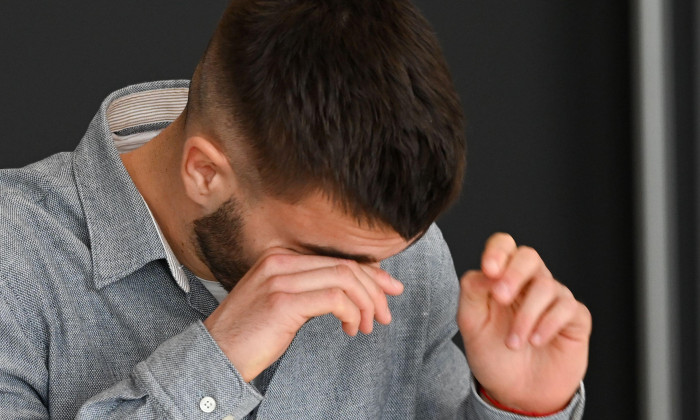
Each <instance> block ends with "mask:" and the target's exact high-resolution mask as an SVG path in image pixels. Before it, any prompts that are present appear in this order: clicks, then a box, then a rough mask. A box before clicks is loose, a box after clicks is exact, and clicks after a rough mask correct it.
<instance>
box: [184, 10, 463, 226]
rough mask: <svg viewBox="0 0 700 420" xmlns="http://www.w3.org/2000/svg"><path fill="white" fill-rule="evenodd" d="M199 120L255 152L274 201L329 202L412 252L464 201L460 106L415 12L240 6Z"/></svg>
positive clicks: (213, 66)
mask: <svg viewBox="0 0 700 420" xmlns="http://www.w3.org/2000/svg"><path fill="white" fill-rule="evenodd" d="M188 112H194V113H195V115H199V116H205V118H206V119H207V121H208V123H209V124H213V125H214V126H215V128H213V130H216V132H217V137H219V139H220V141H222V142H223V143H224V144H225V143H226V142H227V141H228V142H230V141H231V140H230V139H231V138H233V137H240V138H241V139H243V140H242V141H243V142H244V145H243V146H244V147H245V148H246V149H247V150H248V152H247V153H249V156H248V160H249V162H251V163H252V165H253V167H254V173H255V176H256V179H258V180H259V181H260V182H259V184H260V188H262V190H263V192H264V193H266V194H270V195H272V196H275V197H278V198H281V199H285V200H288V201H295V200H299V199H300V198H303V197H304V196H306V194H308V193H310V192H312V191H316V192H321V193H323V194H325V195H326V196H327V197H328V198H329V199H331V200H332V201H333V202H334V203H336V204H338V205H340V206H341V208H342V209H343V210H344V211H345V212H346V213H348V214H351V215H353V216H355V217H356V218H358V220H363V221H367V222H369V223H370V224H372V223H375V222H382V223H383V224H386V225H388V226H390V227H392V228H393V229H394V230H395V231H396V232H398V233H399V234H400V235H401V236H402V237H404V238H406V239H409V238H413V237H415V236H417V235H419V234H421V233H423V232H425V231H426V230H427V228H428V227H429V226H430V224H431V223H432V222H433V221H434V220H435V219H436V218H437V217H438V216H439V215H440V214H441V213H442V212H443V211H444V210H445V209H446V208H447V207H448V206H449V205H450V204H451V203H452V202H453V201H454V200H455V199H456V197H457V196H458V195H459V192H460V190H461V182H462V177H463V173H464V167H465V139H464V122H463V115H462V109H461V105H460V101H459V98H458V96H457V93H456V91H455V89H454V86H453V82H452V79H451V76H450V73H449V70H448V68H447V64H446V62H445V59H444V57H443V55H442V51H441V49H440V46H439V44H438V41H437V39H436V36H435V34H434V33H433V31H432V28H431V27H430V25H429V23H428V22H427V21H426V20H425V18H424V17H423V16H422V15H421V14H420V12H419V11H418V10H417V9H416V8H415V6H414V5H413V4H412V3H411V2H410V1H409V0H233V1H232V2H231V3H230V5H229V6H228V8H227V9H226V11H225V13H224V15H223V17H222V19H221V21H220V23H219V25H218V27H217V29H216V32H215V34H214V36H213V37H212V40H211V42H210V44H209V47H208V48H207V51H206V53H205V54H204V57H203V59H202V61H201V62H200V65H199V66H198V69H197V71H196V72H195V75H194V77H193V81H192V87H191V92H190V103H189V104H188ZM234 133H236V134H234ZM227 150H230V149H227Z"/></svg>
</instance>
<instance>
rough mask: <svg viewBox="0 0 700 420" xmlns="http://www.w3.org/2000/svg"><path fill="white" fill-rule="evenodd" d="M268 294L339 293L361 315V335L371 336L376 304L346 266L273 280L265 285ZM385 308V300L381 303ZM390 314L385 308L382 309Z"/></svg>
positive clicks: (292, 274)
mask: <svg viewBox="0 0 700 420" xmlns="http://www.w3.org/2000/svg"><path fill="white" fill-rule="evenodd" d="M266 287H267V288H268V290H269V293H270V294H273V293H278V292H283V293H292V294H293V293H304V292H310V291H317V290H324V289H338V290H342V291H343V292H344V293H345V294H346V295H347V297H348V298H349V299H350V300H351V301H352V302H353V304H354V305H355V306H356V307H357V308H358V309H359V311H360V313H361V315H362V316H361V322H360V324H359V328H360V331H362V332H363V333H365V334H369V333H370V332H372V329H373V326H374V317H375V312H376V309H375V300H374V299H373V298H372V297H371V296H370V294H369V292H368V291H367V289H366V288H365V286H364V285H363V284H362V282H361V281H360V280H359V279H358V278H357V277H356V275H355V273H354V272H353V271H352V269H351V268H349V267H348V266H346V265H335V266H331V267H322V268H317V269H314V270H309V271H302V272H296V273H291V274H280V275H276V276H272V277H270V278H269V280H268V281H267V283H266ZM384 302H385V303H384V305H386V299H385V300H384ZM383 310H385V311H386V312H388V311H389V309H388V306H386V309H383Z"/></svg>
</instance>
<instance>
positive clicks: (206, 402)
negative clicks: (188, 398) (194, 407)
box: [199, 397, 216, 413]
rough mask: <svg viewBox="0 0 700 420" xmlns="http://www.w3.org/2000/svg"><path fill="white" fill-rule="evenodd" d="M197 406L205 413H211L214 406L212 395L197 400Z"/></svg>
mask: <svg viewBox="0 0 700 420" xmlns="http://www.w3.org/2000/svg"><path fill="white" fill-rule="evenodd" d="M199 408H201V409H202V411H204V412H205V413H211V412H212V411H214V409H215V408H216V401H215V400H214V399H213V398H212V397H204V398H202V400H201V401H200V402H199Z"/></svg>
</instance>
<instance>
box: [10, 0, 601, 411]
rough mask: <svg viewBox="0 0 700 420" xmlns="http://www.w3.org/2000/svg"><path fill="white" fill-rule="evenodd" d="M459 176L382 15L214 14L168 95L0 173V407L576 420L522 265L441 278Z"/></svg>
mask: <svg viewBox="0 0 700 420" xmlns="http://www.w3.org/2000/svg"><path fill="white" fill-rule="evenodd" d="M463 170H464V140H463V126H462V116H461V111H460V105H459V101H458V99H457V96H456V93H455V91H454V88H453V86H452V82H451V80H450V76H449V74H448V71H447V67H446V65H445V63H444V59H443V58H442V56H441V53H440V50H439V47H438V45H437V42H436V40H435V37H434V35H433V34H432V32H431V30H430V28H429V26H428V24H427V23H426V21H425V20H424V19H423V18H422V17H421V16H420V14H419V13H418V12H417V11H416V9H415V8H414V7H413V6H412V5H411V4H410V2H409V1H408V0H381V1H378V0H266V1H262V0H234V1H233V2H232V3H231V4H230V6H229V7H228V9H227V10H226V12H225V13H224V16H223V18H222V20H221V22H220V24H219V26H218V27H217V30H216V32H215V34H214V36H213V38H212V41H211V42H210V45H209V47H208V48H207V50H206V52H205V54H204V56H203V58H202V60H201V62H200V63H199V65H198V67H197V69H196V71H195V73H194V76H193V79H192V82H191V85H190V84H188V83H187V82H184V81H172V82H156V83H148V84H143V85H138V86H131V87H128V88H125V89H123V90H120V91H118V92H116V93H114V94H112V95H111V96H110V97H108V98H107V99H106V100H105V102H104V104H103V105H102V107H101V108H100V110H99V112H98V114H97V116H96V117H95V119H94V120H93V121H92V123H91V124H90V127H89V129H88V132H87V134H86V135H85V137H84V138H83V140H82V141H81V143H80V145H79V146H78V148H77V149H76V151H75V152H73V153H63V154H59V155H55V156H52V157H49V158H47V159H46V160H44V161H41V162H38V163H36V164H34V165H30V166H28V167H25V168H22V169H18V170H6V171H2V173H0V192H1V194H0V232H2V235H1V236H0V241H1V242H0V253H1V254H0V257H1V258H0V280H1V281H0V299H2V303H1V304H0V331H1V332H2V340H0V415H1V417H3V418H23V419H25V418H47V417H50V418H80V419H94V418H137V419H160V418H168V419H178V418H182V419H186V418H204V419H222V418H223V419H242V418H260V419H263V418H264V419H268V418H269V419H297V418H299V419H306V418H308V419H329V418H361V419H363V418H366V419H378V418H383V419H406V418H419V419H433V418H436V419H445V418H450V419H452V418H473V419H487V418H488V419H501V418H521V417H527V416H551V418H554V419H568V418H580V417H581V415H582V411H583V404H584V395H583V388H582V387H581V385H580V383H581V380H582V378H583V375H584V373H585V370H586V365H587V352H588V337H589V335H590V330H591V320H590V315H589V313H588V311H587V310H586V308H585V307H584V306H583V305H582V304H580V303H578V302H576V300H575V299H574V298H573V296H572V295H571V293H570V292H569V291H568V290H567V289H566V288H565V287H564V286H563V285H561V284H560V283H558V282H557V281H556V280H554V279H553V278H552V275H551V273H550V272H549V270H547V268H546V266H545V264H544V263H543V261H542V260H541V259H540V257H539V256H538V255H537V253H536V252H535V251H534V250H532V249H530V248H527V247H518V246H516V244H515V241H514V240H513V239H512V238H511V237H510V236H508V235H505V234H496V235H494V236H493V237H491V238H490V239H489V241H488V242H487V244H486V249H485V251H484V254H483V257H482V267H481V270H480V271H471V272H469V273H466V274H465V275H464V276H463V277H462V279H461V283H458V282H457V279H456V276H455V273H454V269H453V266H452V261H451V258H450V255H449V251H448V249H447V247H446V245H445V243H444V241H443V240H442V237H441V235H440V232H439V230H438V229H437V228H436V227H435V226H434V225H433V224H432V223H433V221H434V220H435V218H436V217H437V216H438V215H439V214H440V213H441V212H442V211H443V210H444V209H445V208H446V207H447V206H448V205H449V204H450V203H451V202H452V201H453V200H454V198H455V197H456V195H457V194H458V191H459V190H460V185H461V178H462V174H463ZM460 284H461V287H460ZM455 319H456V322H455ZM458 327H459V331H460V332H461V334H462V336H463V338H464V342H465V349H466V353H467V358H468V361H469V365H467V362H466V361H465V360H464V358H463V355H462V354H461V353H460V352H459V350H458V349H457V348H456V347H455V346H454V345H453V344H452V342H451V338H452V337H453V336H454V334H455V333H456V332H457V331H458V329H457V328H458Z"/></svg>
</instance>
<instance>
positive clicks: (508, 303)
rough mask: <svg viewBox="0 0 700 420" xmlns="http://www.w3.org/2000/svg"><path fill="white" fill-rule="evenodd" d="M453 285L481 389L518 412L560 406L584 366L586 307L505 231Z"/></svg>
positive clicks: (587, 333)
mask: <svg viewBox="0 0 700 420" xmlns="http://www.w3.org/2000/svg"><path fill="white" fill-rule="evenodd" d="M461 289H462V291H461V297H460V305H459V311H458V315H457V322H458V324H459V329H460V331H461V333H462V337H463V339H464V346H465V351H466V354H467V359H468V360H469V365H470V367H471V369H472V373H473V374H474V377H475V378H476V379H477V381H479V383H480V384H481V386H482V387H483V389H484V391H486V392H487V394H488V395H489V396H490V397H491V398H493V399H495V400H496V401H498V402H499V403H500V404H502V405H505V406H507V407H510V408H512V409H514V410H519V411H525V412H534V413H551V412H556V411H559V410H561V409H563V408H564V407H566V405H567V404H568V403H569V401H570V400H571V398H572V397H573V395H574V394H575V393H576V391H577V389H578V387H579V384H580V381H581V380H582V379H583V376H584V374H585V372H586V368H587V366H588V344H589V338H590V333H591V315H590V312H589V311H588V309H587V308H586V307H585V306H584V305H583V304H581V303H580V302H578V301H576V299H574V296H573V294H572V293H571V292H570V291H569V289H567V288H566V287H565V286H564V285H563V284H561V283H559V282H558V281H556V280H555V279H554V278H553V277H552V274H551V273H550V271H549V270H548V269H547V267H546V266H545V264H544V262H543V261H542V259H541V258H540V256H539V255H538V253H537V252H536V251H535V250H533V249H532V248H528V247H518V246H517V245H516V243H515V241H514V240H513V238H512V237H511V236H510V235H507V234H495V235H493V236H492V237H491V238H490V239H489V240H488V242H487V244H486V249H485V251H484V254H483V256H482V262H481V271H470V272H467V273H466V274H465V275H464V276H463V277H462V279H461Z"/></svg>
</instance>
